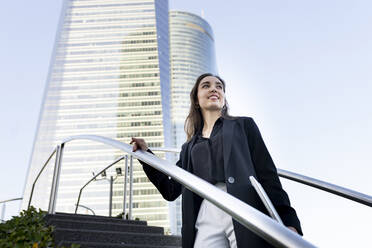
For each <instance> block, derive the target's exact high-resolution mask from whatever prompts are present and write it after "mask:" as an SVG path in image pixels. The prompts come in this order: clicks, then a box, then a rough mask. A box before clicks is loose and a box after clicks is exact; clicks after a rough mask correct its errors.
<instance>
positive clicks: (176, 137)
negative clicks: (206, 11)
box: [169, 11, 217, 233]
mask: <svg viewBox="0 0 372 248" xmlns="http://www.w3.org/2000/svg"><path fill="white" fill-rule="evenodd" d="M169 34H170V66H171V67H170V68H171V71H170V73H171V98H172V103H171V113H172V130H173V134H172V143H173V146H174V147H181V146H182V144H183V143H184V142H185V141H186V135H185V131H184V122H185V119H186V117H187V114H188V112H189V108H190V91H191V88H192V87H193V85H194V83H195V80H196V78H197V77H198V76H199V75H201V74H203V73H206V72H211V73H214V74H216V73H217V66H216V55H215V48H214V36H213V31H212V28H211V26H210V25H209V24H208V22H206V21H205V20H204V19H203V18H201V17H199V16H197V15H195V14H192V13H189V12H184V11H170V12H169ZM180 200H181V199H177V200H176V201H175V202H173V203H171V208H170V215H171V217H170V221H171V227H172V230H177V233H180V228H181V221H182V220H181V214H180V212H181V203H180Z"/></svg>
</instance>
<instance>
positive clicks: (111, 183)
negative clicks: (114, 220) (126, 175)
mask: <svg viewBox="0 0 372 248" xmlns="http://www.w3.org/2000/svg"><path fill="white" fill-rule="evenodd" d="M113 186H114V177H113V176H110V206H109V216H110V217H111V216H112V188H113Z"/></svg>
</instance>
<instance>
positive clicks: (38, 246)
mask: <svg viewBox="0 0 372 248" xmlns="http://www.w3.org/2000/svg"><path fill="white" fill-rule="evenodd" d="M45 215H46V212H44V211H42V210H41V209H39V210H38V211H37V210H36V209H35V208H34V207H32V206H31V207H30V208H29V209H27V210H23V211H22V212H21V213H20V216H13V218H12V219H10V220H8V221H7V222H5V223H2V224H0V247H1V248H23V247H27V248H31V247H32V248H44V247H54V240H53V236H52V233H53V227H52V226H46V224H45V221H44V217H45ZM71 247H72V248H76V247H78V246H76V245H72V246H71Z"/></svg>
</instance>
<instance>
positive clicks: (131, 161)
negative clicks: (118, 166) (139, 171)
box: [128, 155, 133, 220]
mask: <svg viewBox="0 0 372 248" xmlns="http://www.w3.org/2000/svg"><path fill="white" fill-rule="evenodd" d="M132 198H133V157H132V155H130V168H129V211H128V219H130V220H131V219H132V204H133V201H132V200H133V199H132Z"/></svg>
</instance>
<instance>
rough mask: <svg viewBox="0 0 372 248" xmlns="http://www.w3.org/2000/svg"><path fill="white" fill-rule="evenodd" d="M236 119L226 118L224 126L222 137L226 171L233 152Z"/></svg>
mask: <svg viewBox="0 0 372 248" xmlns="http://www.w3.org/2000/svg"><path fill="white" fill-rule="evenodd" d="M234 128H235V121H234V120H229V119H224V120H223V126H222V137H223V141H222V142H223V148H222V149H223V167H224V170H225V172H226V171H227V167H228V163H229V159H230V154H231V145H232V138H233V134H234Z"/></svg>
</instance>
